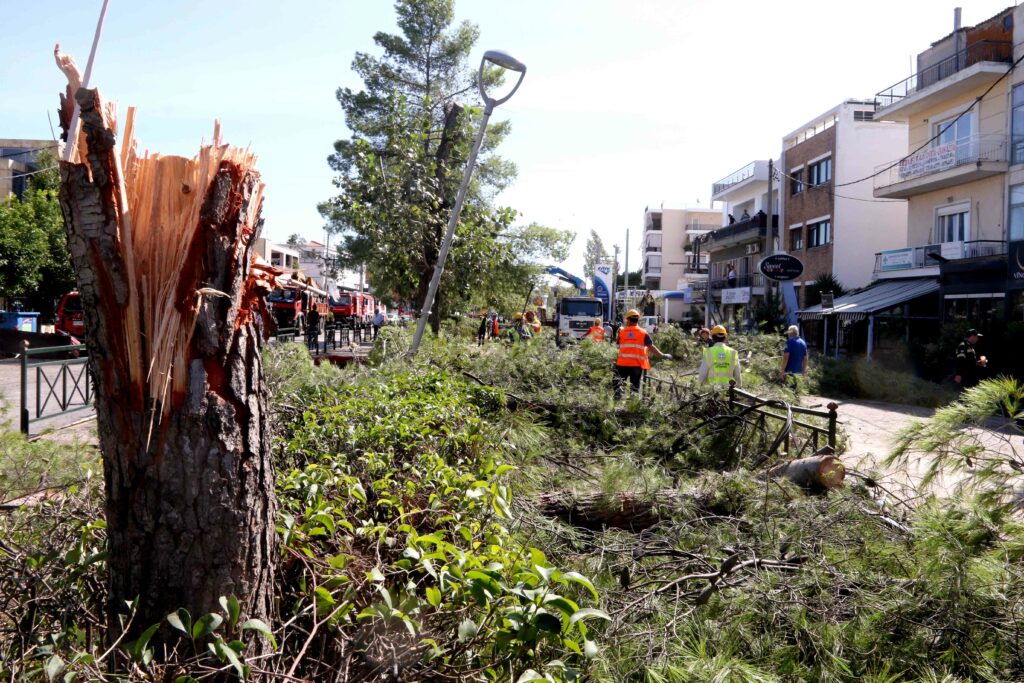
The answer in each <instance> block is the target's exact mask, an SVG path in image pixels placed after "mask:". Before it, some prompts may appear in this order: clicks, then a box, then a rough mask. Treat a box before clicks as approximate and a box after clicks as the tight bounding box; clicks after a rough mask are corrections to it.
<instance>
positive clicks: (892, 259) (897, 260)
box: [878, 249, 914, 270]
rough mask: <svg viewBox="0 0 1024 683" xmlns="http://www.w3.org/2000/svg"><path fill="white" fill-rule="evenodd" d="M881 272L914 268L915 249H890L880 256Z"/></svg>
mask: <svg viewBox="0 0 1024 683" xmlns="http://www.w3.org/2000/svg"><path fill="white" fill-rule="evenodd" d="M878 256H879V259H880V261H881V262H880V263H879V268H880V269H881V270H906V269H907V268H913V267H914V250H913V249H890V250H889V251H883V252H882V253H880V254H879V255H878Z"/></svg>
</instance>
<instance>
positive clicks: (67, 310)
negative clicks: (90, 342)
mask: <svg viewBox="0 0 1024 683" xmlns="http://www.w3.org/2000/svg"><path fill="white" fill-rule="evenodd" d="M54 327H56V328H57V330H58V331H61V332H67V333H68V334H70V335H71V336H73V337H83V336H85V321H84V320H82V297H81V295H80V294H79V293H78V292H68V293H67V294H65V295H64V296H63V297H61V300H60V304H58V306H57V315H56V316H55V321H54Z"/></svg>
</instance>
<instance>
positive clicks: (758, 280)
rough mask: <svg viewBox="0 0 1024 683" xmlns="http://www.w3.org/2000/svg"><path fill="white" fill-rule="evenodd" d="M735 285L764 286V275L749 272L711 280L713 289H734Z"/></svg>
mask: <svg viewBox="0 0 1024 683" xmlns="http://www.w3.org/2000/svg"><path fill="white" fill-rule="evenodd" d="M735 287H764V275H761V273H747V274H746V275H737V276H736V277H734V278H724V277H722V278H715V279H713V280H711V289H733V288H735Z"/></svg>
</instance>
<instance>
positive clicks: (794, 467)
mask: <svg viewBox="0 0 1024 683" xmlns="http://www.w3.org/2000/svg"><path fill="white" fill-rule="evenodd" d="M764 476H765V478H768V479H771V478H774V477H785V478H786V479H789V480H790V481H791V482H793V483H794V484H796V485H797V486H799V487H800V488H804V489H807V490H809V491H824V490H828V489H834V488H837V487H839V486H841V485H842V483H843V480H844V479H845V478H846V468H845V467H844V466H843V463H842V462H841V461H840V460H839V458H837V457H836V456H834V455H832V454H831V453H820V454H818V455H813V456H811V457H809V458H800V459H799V460H791V461H789V462H784V463H781V464H779V465H776V466H775V467H773V468H771V469H770V470H768V471H767V472H765V474H764Z"/></svg>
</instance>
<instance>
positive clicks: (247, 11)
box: [0, 0, 1009, 272]
mask: <svg viewBox="0 0 1024 683" xmlns="http://www.w3.org/2000/svg"><path fill="white" fill-rule="evenodd" d="M456 2H457V5H456V12H457V16H458V19H459V20H462V19H468V20H470V21H473V22H474V23H476V24H477V25H478V26H479V28H480V36H481V37H480V41H479V43H478V45H477V49H476V51H475V53H474V60H476V59H478V57H479V55H480V54H482V53H483V51H484V50H485V49H490V48H502V49H506V50H508V51H510V52H511V53H513V54H514V55H516V56H517V57H518V58H519V59H521V60H522V61H524V62H526V63H527V65H528V73H527V76H526V80H525V82H524V84H523V86H522V88H521V89H520V91H519V92H518V93H517V94H516V96H515V97H514V98H513V99H512V100H511V101H509V102H508V104H506V105H505V106H503V107H502V108H501V109H499V111H498V112H497V114H496V117H498V118H508V119H510V120H511V121H512V127H513V130H512V135H511V136H510V137H509V138H508V140H507V142H506V143H505V144H504V145H503V147H502V150H501V153H502V154H503V155H504V156H506V157H507V158H509V159H511V160H512V161H514V162H515V163H516V164H517V165H518V166H519V178H518V180H517V181H516V183H515V184H514V185H513V186H512V187H511V188H510V189H509V190H507V191H506V192H505V193H503V194H502V195H501V197H499V200H500V201H501V202H503V203H505V204H507V205H509V206H512V207H514V208H516V209H518V210H519V211H520V212H521V213H522V217H521V220H524V221H537V222H540V223H544V224H547V225H551V226H554V227H559V228H563V229H567V230H571V231H574V232H576V233H577V234H578V235H579V236H578V237H577V239H576V242H575V244H574V247H573V254H572V255H571V257H570V259H569V260H568V261H567V263H566V265H567V266H568V267H569V268H570V269H571V270H574V271H577V272H578V271H579V270H581V264H582V251H583V245H584V243H585V241H586V236H587V234H588V233H589V230H590V229H591V228H593V229H596V230H597V231H598V232H599V234H601V235H602V237H603V239H604V240H605V243H606V245H607V246H608V247H609V248H610V247H611V245H612V244H616V243H617V244H619V245H620V246H624V244H625V232H626V229H627V228H629V229H631V235H632V239H631V243H630V247H631V254H630V265H631V266H633V267H636V264H638V263H639V249H638V242H639V240H638V237H639V232H640V230H641V229H642V219H643V211H644V207H645V206H648V205H658V204H660V203H661V202H663V201H664V202H666V205H673V206H674V205H684V204H686V205H695V204H697V203H698V202H700V203H701V204H703V205H706V204H707V202H708V197H709V193H710V186H711V184H712V183H713V182H714V181H715V180H717V179H719V178H721V177H723V176H725V175H728V174H729V173H731V172H732V171H733V170H735V169H737V168H740V167H741V166H743V165H745V164H746V163H747V162H749V161H751V160H753V159H755V158H767V157H768V156H769V155H775V154H777V153H778V149H779V147H780V144H781V138H782V136H783V135H784V134H786V133H788V132H790V131H791V130H793V129H795V128H797V127H798V126H800V125H801V124H803V123H805V122H806V121H808V120H810V119H812V118H814V117H815V116H817V115H818V114H820V113H822V112H824V111H826V110H828V109H829V108H831V107H832V106H834V105H835V104H837V103H838V102H839V101H841V100H843V99H846V98H850V97H858V98H868V97H871V96H872V95H873V94H874V93H875V92H877V91H879V90H881V89H883V88H885V87H887V86H889V85H891V84H892V83H895V82H896V81H898V80H901V79H903V78H906V77H907V76H909V75H910V74H911V72H912V67H911V58H912V56H913V55H915V54H916V53H917V52H919V51H920V50H923V49H924V48H926V47H927V46H928V44H929V43H930V42H932V41H934V40H936V39H938V38H940V37H942V36H943V35H945V34H947V33H948V32H949V31H950V30H951V29H952V21H953V7H954V6H955V5H957V4H960V5H962V6H963V7H964V17H963V20H964V23H965V24H968V25H969V24H973V23H976V22H978V21H981V20H984V19H986V18H988V17H989V16H991V15H993V14H995V13H996V12H998V11H999V10H1001V9H1002V8H1004V7H1006V6H1007V5H1008V4H1009V3H1008V2H1007V1H1006V0H1002V1H999V2H993V1H991V0H975V1H969V2H960V3H956V2H952V1H950V0H900V1H899V2H892V0H863V1H862V2H859V3H823V2H821V1H820V0H816V1H811V0H792V1H785V0H784V1H782V2H764V1H763V0H733V1H729V2H727V1H725V0H692V1H687V0H515V1H511V0H506V1H505V2H498V1H496V0H456ZM100 5H101V2H100V1H99V0H49V1H47V0H37V1H35V2H21V1H18V2H15V1H14V0H0V17H3V23H4V26H3V31H2V34H0V35H2V36H3V37H2V39H0V138H40V139H47V138H50V126H49V123H48V121H47V112H51V113H52V112H53V111H54V109H55V108H56V104H57V93H58V92H59V91H60V90H61V89H62V88H63V87H64V81H63V76H62V75H61V74H60V72H59V71H58V70H57V69H56V67H55V66H54V63H53V56H52V50H53V44H54V43H56V42H59V43H61V47H62V50H63V51H64V52H65V53H67V54H71V55H73V56H74V57H75V58H76V59H77V61H78V63H79V65H80V66H81V68H83V69H84V67H85V61H86V58H87V57H88V51H89V46H90V44H91V40H92V35H93V29H94V27H95V22H96V17H97V15H98V12H99V7H100ZM378 30H387V31H391V30H394V17H393V11H392V3H391V2H390V1H388V0H308V1H305V2H290V3H286V2H275V1H271V0H249V1H247V2H237V1H233V0H232V1H228V0H204V1H200V0H178V1H175V0H164V1H162V2H152V1H149V0H147V1H145V2H142V1H139V0H136V1H134V2H130V1H129V0H111V3H110V9H109V12H108V15H107V22H106V25H105V27H104V34H103V42H102V44H101V46H100V52H99V55H98V58H97V60H96V65H95V67H94V71H93V81H92V84H93V85H95V86H97V87H99V88H100V90H101V92H103V94H104V96H105V97H106V98H107V99H112V100H115V101H117V102H118V104H119V106H120V107H121V108H122V109H123V108H124V107H127V106H128V105H130V104H131V105H136V106H137V107H138V109H139V111H138V117H137V119H136V125H137V134H136V137H137V138H138V139H139V144H140V146H142V147H144V148H147V149H150V150H153V151H159V152H161V153H167V154H184V155H191V154H193V153H194V152H195V150H196V149H197V146H198V144H199V142H200V140H201V139H203V138H206V139H209V138H210V136H211V135H212V130H213V120H214V119H215V118H219V119H220V120H221V123H222V126H223V131H224V135H225V138H226V140H227V141H229V142H231V143H232V144H236V145H243V146H244V145H252V147H253V149H254V150H255V151H256V152H257V153H258V154H259V156H260V162H259V168H260V170H261V172H262V173H263V176H264V179H265V181H266V183H267V191H266V204H265V208H264V216H265V218H266V220H267V223H266V232H267V235H268V236H269V237H271V238H272V239H280V240H284V239H285V238H287V236H288V235H289V234H291V233H294V232H298V233H301V234H303V235H305V236H306V237H307V238H308V239H322V236H323V233H322V221H321V219H320V216H319V214H318V213H317V211H316V204H317V202H318V201H320V200H323V199H325V198H327V197H329V196H331V195H332V194H333V192H334V187H333V186H332V184H331V177H332V174H331V171H330V169H329V168H328V166H327V164H326V157H327V155H328V154H330V152H331V151H332V143H333V142H334V140H335V139H337V138H339V137H345V136H346V130H345V126H344V120H343V117H342V113H341V108H340V107H339V106H338V104H337V101H336V100H335V98H334V92H335V90H336V88H338V87H339V86H352V87H358V85H359V83H358V81H357V80H356V79H355V77H354V75H353V74H352V72H351V71H350V70H349V65H350V63H351V61H352V57H353V55H354V53H355V52H356V51H373V50H374V49H375V46H374V45H373V40H372V36H373V34H374V32H376V31H378Z"/></svg>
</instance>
